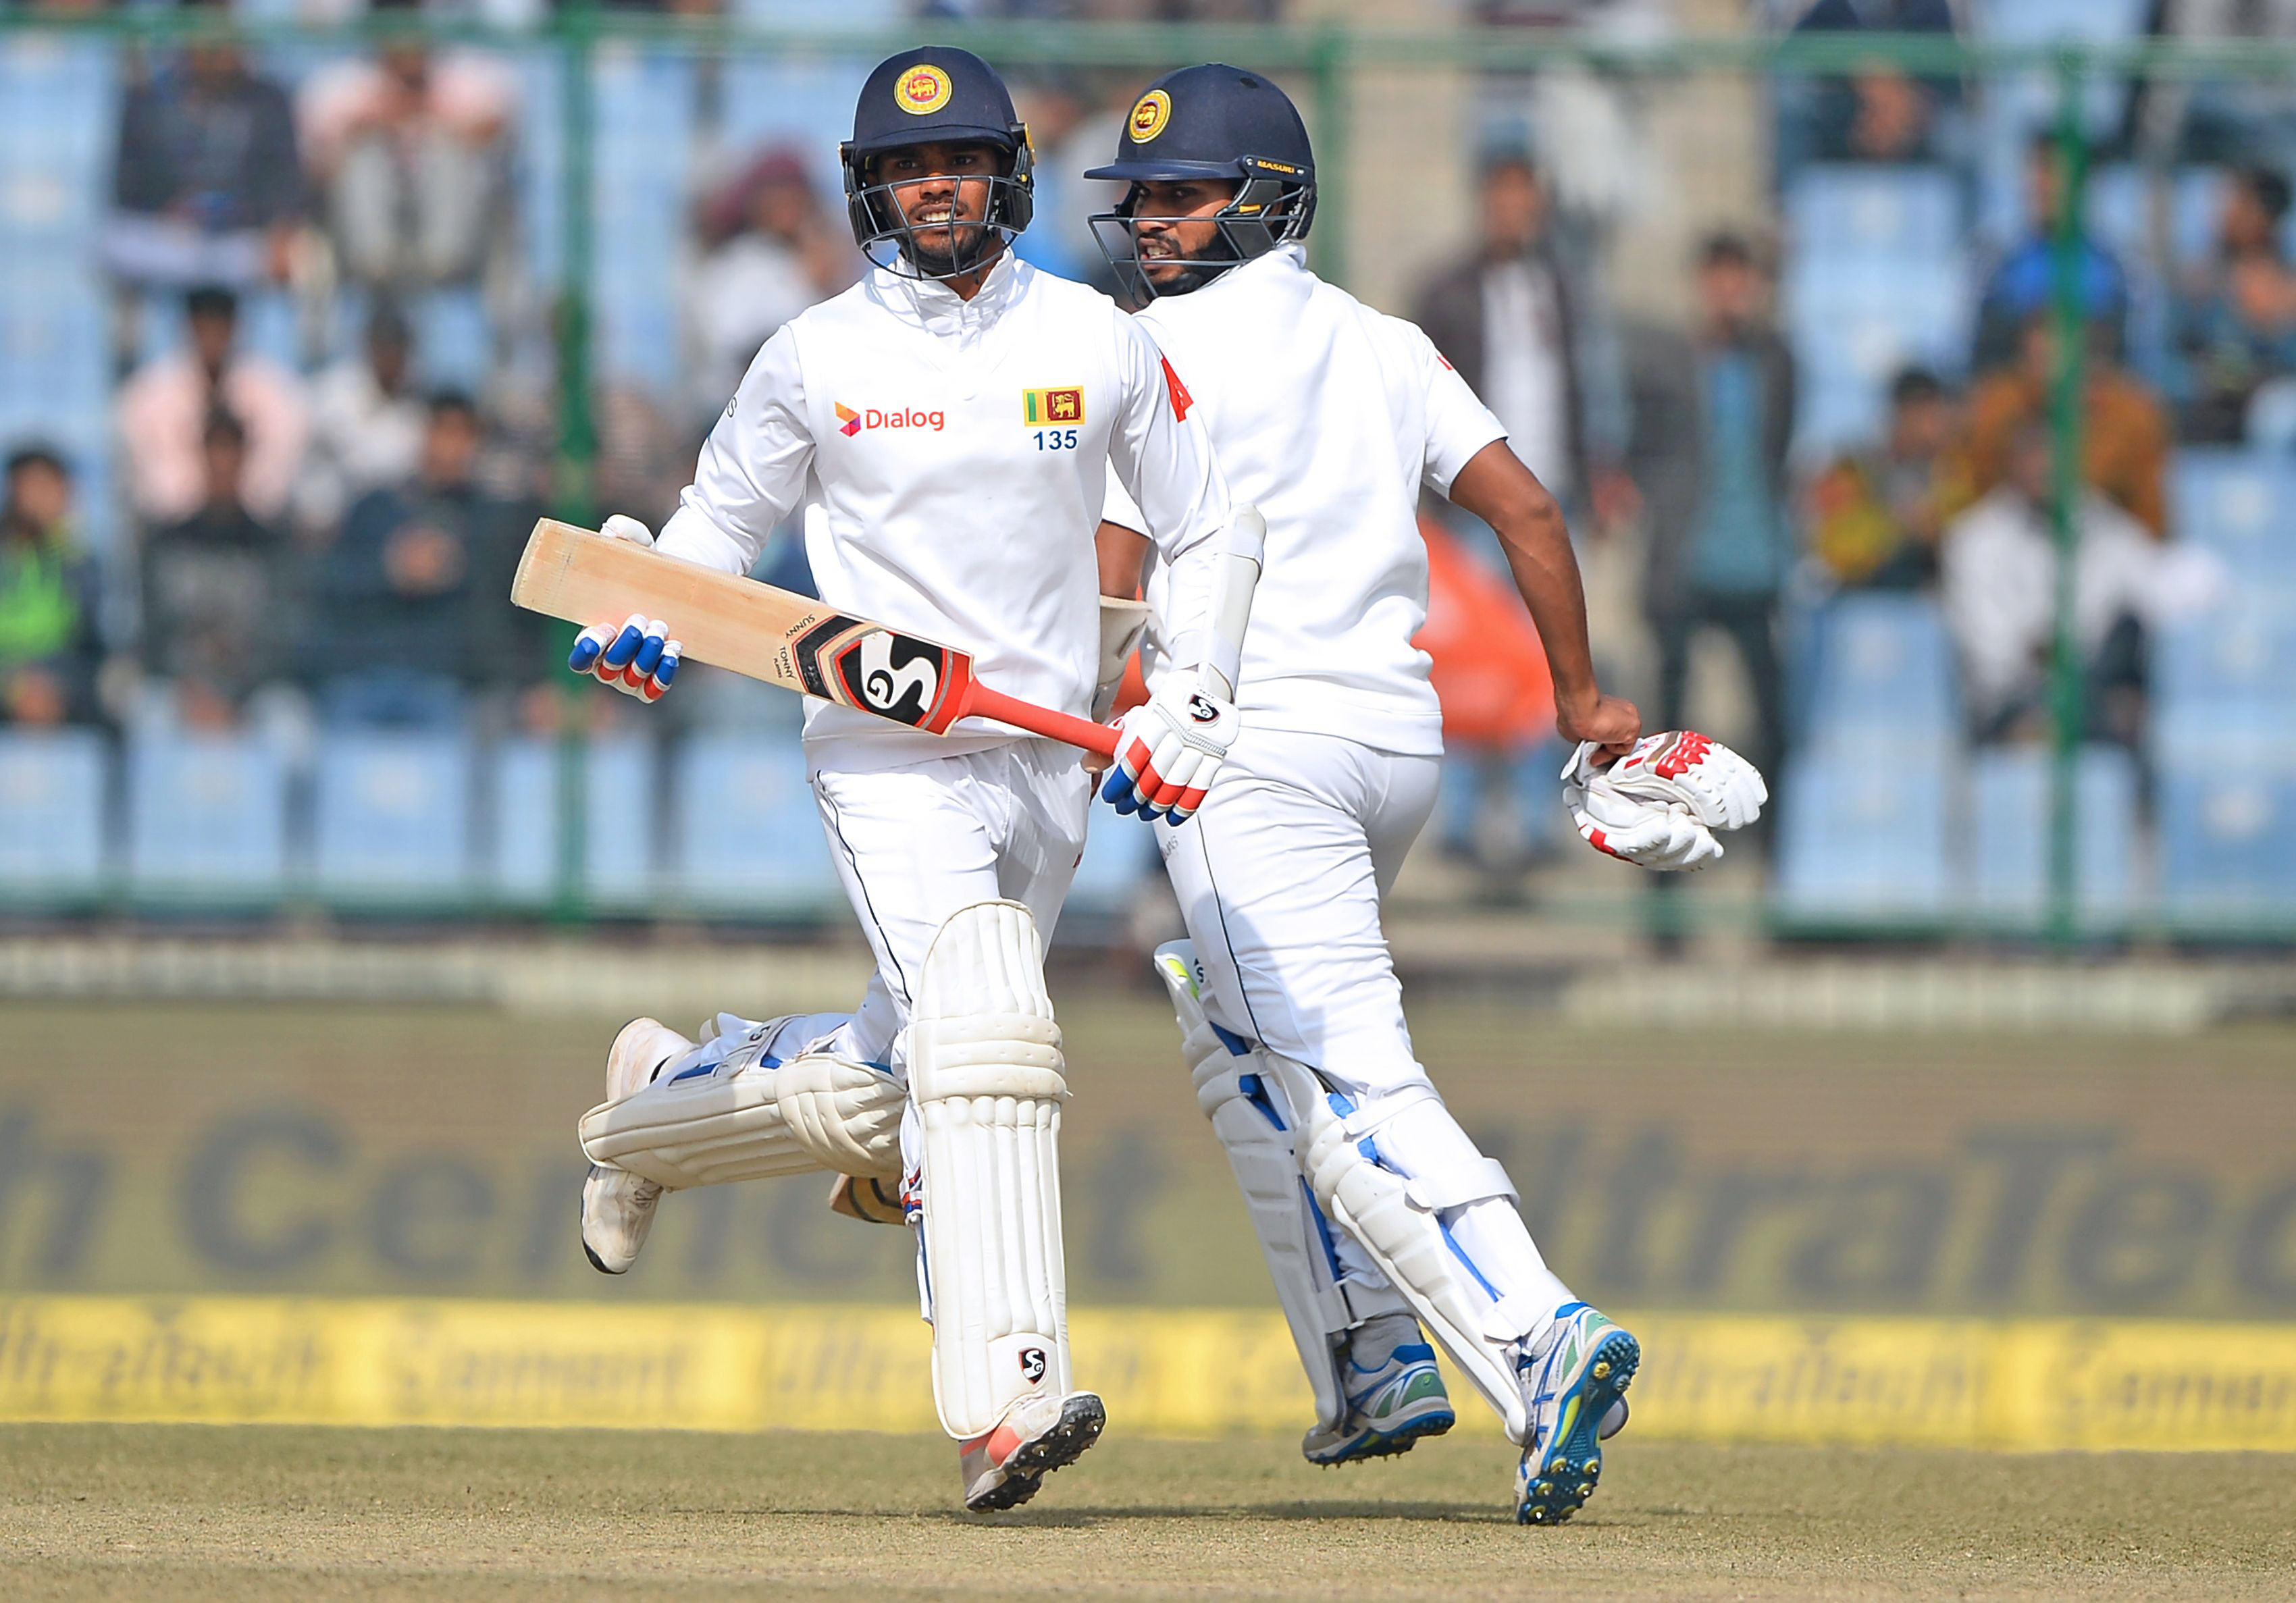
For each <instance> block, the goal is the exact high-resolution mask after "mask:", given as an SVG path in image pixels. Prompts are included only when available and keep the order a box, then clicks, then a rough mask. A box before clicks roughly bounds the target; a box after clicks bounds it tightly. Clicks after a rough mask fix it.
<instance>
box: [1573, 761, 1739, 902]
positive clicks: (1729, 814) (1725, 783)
mask: <svg viewBox="0 0 2296 1603" xmlns="http://www.w3.org/2000/svg"><path fill="white" fill-rule="evenodd" d="M1595 749H1596V748H1595V745H1594V743H1593V742H1592V741H1586V742H1582V743H1581V744H1580V745H1579V748H1578V750H1576V751H1574V752H1572V753H1571V754H1570V762H1569V763H1568V764H1567V765H1564V767H1563V770H1562V805H1563V806H1566V807H1568V808H1570V818H1571V822H1574V823H1576V824H1577V825H1578V826H1579V834H1580V836H1582V837H1583V838H1585V839H1586V842H1587V845H1588V846H1593V847H1594V848H1595V850H1596V851H1598V852H1607V853H1609V854H1610V855H1611V856H1613V857H1618V858H1622V859H1624V860H1625V861H1626V862H1628V863H1636V864H1637V865H1639V866H1641V867H1643V868H1647V869H1655V870H1657V871H1660V872H1661V873H1672V872H1677V871H1682V870H1685V869H1697V868H1704V867H1705V866H1706V865H1707V864H1708V863H1711V862H1713V861H1714V860H1715V859H1716V858H1718V857H1719V856H1721V855H1722V843H1721V842H1720V841H1718V840H1717V839H1715V838H1714V831H1715V830H1737V829H1743V828H1744V827H1745V826H1746V825H1748V824H1750V823H1751V822H1754V820H1756V819H1757V818H1759V817H1760V816H1761V815H1762V804H1763V803H1764V802H1767V801H1768V800H1769V799H1770V792H1769V788H1768V787H1767V786H1766V785H1764V784H1763V783H1762V776H1761V774H1760V773H1759V772H1757V771H1756V769H1755V767H1754V765H1752V764H1751V763H1749V762H1748V761H1747V760H1746V759H1745V758H1743V757H1740V756H1739V755H1738V754H1737V753H1736V752H1734V751H1733V750H1731V749H1730V748H1728V747H1726V746H1723V745H1718V744H1717V743H1716V742H1714V741H1712V740H1708V739H1707V738H1706V737H1705V736H1704V735H1702V734H1696V733H1693V732H1691V731H1689V730H1686V729H1677V730H1672V731H1669V732H1667V733H1665V734H1658V735H1646V736H1644V738H1643V739H1642V740H1638V741H1636V744H1635V748H1634V749H1633V750H1632V751H1630V752H1628V754H1627V755H1626V756H1624V757H1620V759H1619V760H1618V761H1617V762H1615V763H1612V764H1611V765H1609V766H1608V767H1605V768H1597V767H1595V765H1594V763H1593V760H1592V759H1593V757H1594V755H1595Z"/></svg>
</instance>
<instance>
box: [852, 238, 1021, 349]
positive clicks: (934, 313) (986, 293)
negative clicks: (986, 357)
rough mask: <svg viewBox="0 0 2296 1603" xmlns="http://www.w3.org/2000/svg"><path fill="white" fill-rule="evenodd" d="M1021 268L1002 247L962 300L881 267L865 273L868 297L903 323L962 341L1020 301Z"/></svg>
mask: <svg viewBox="0 0 2296 1603" xmlns="http://www.w3.org/2000/svg"><path fill="white" fill-rule="evenodd" d="M1028 270H1029V269H1027V268H1026V266H1025V264H1023V263H1022V262H1021V259H1020V258H1018V257H1016V256H1014V255H1013V252H1012V250H1011V249H1010V248H1009V247H1008V248H1007V249H1006V250H1005V254H1004V255H1003V256H1002V257H1000V258H997V262H996V266H994V267H991V268H990V269H989V270H988V277H987V278H985V279H983V280H982V281H981V283H980V293H979V294H977V295H975V296H974V297H973V298H972V299H971V300H966V299H964V298H963V297H961V296H960V295H958V294H957V292H956V291H955V290H952V289H950V288H949V287H948V286H947V284H945V283H942V282H939V280H937V279H931V278H909V277H906V276H904V275H903V274H898V273H894V272H891V271H889V270H888V269H886V268H884V267H874V268H872V269H871V270H870V274H869V293H870V296H871V297H872V298H873V299H875V300H876V301H877V302H878V303H879V304H880V305H881V306H882V307H885V308H886V309H887V310H888V311H890V312H891V313H892V314H893V315H895V316H896V317H898V318H900V319H901V321H903V322H904V323H909V324H911V325H912V326H914V327H916V328H920V329H922V330H923V331H925V332H926V333H929V334H939V335H942V336H945V337H952V338H959V339H961V338H963V337H964V336H965V335H966V334H968V333H975V332H978V331H980V330H982V329H985V328H987V327H988V325H989V324H991V323H995V322H996V320H997V318H999V317H1001V316H1002V315H1004V314H1005V311H1006V310H1007V309H1008V308H1010V307H1012V306H1013V303H1014V302H1015V301H1017V300H1018V299H1020V295H1021V286H1022V284H1023V282H1024V279H1023V274H1024V272H1025V271H1028Z"/></svg>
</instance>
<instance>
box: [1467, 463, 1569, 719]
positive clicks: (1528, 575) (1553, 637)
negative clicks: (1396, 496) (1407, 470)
mask: <svg viewBox="0 0 2296 1603" xmlns="http://www.w3.org/2000/svg"><path fill="white" fill-rule="evenodd" d="M1451 500H1452V502H1453V503H1454V504H1456V505H1457V506H1460V507H1462V508H1464V510H1466V511H1470V512H1472V513H1473V514H1474V515H1475V516H1476V517H1478V518H1480V519H1482V520H1483V521H1484V522H1486V523H1488V524H1489V525H1490V526H1491V528H1492V529H1493V530H1495V531H1496V532H1497V535H1498V537H1499V544H1500V546H1501V548H1502V549H1504V550H1505V552H1506V560H1507V568H1508V569H1509V571H1510V572H1511V573H1513V576H1514V585H1515V589H1516V591H1517V592H1518V593H1521V596H1522V602H1523V605H1524V606H1525V607H1526V608H1528V609H1529V611H1530V619H1531V622H1532V623H1533V624H1534V625H1536V626H1538V638H1539V642H1540V643H1541V644H1542V645H1544V646H1545V647H1546V663H1547V670H1548V672H1549V673H1550V674H1551V675H1553V677H1554V704H1555V707H1557V709H1558V710H1560V711H1562V712H1563V713H1564V714H1565V715H1566V716H1568V715H1570V714H1571V713H1574V712H1576V713H1582V714H1583V713H1585V712H1587V711H1588V710H1590V709H1592V708H1593V707H1594V706H1595V702H1596V700H1597V699H1599V698H1600V695H1601V691H1600V690H1599V688H1598V687H1597V686H1596V684H1595V654H1594V649H1593V647H1592V646H1591V644H1590V643H1589V642H1588V640H1587V591H1586V587H1585V585H1583V584H1582V583H1581V582H1580V580H1579V559H1578V557H1577V556H1576V555H1574V554H1573V553H1572V552H1571V549H1570V529H1569V528H1568V527H1566V525H1565V524H1564V522H1563V518H1562V507H1561V506H1560V505H1559V504H1557V503H1556V502H1555V499H1554V495H1551V494H1550V493H1548V491H1547V488H1546V486H1544V485H1542V484H1540V483H1539V482H1538V478H1536V477H1535V476H1534V475H1533V474H1532V473H1531V471H1530V470H1529V468H1526V467H1524V466H1523V465H1522V463H1521V462H1520V461H1519V460H1517V459H1516V457H1515V454H1514V453H1513V451H1511V450H1509V449H1508V448H1507V446H1506V444H1505V441H1498V442H1495V443H1494V444H1492V445H1490V446H1487V447H1485V448H1484V449H1483V451H1482V452H1480V454H1477V455H1476V457H1475V458H1474V459H1473V460H1472V462H1469V463H1468V464H1467V465H1466V466H1465V467H1464V468H1463V469H1461V470H1460V471H1459V476H1458V478H1456V479H1455V480H1454V481H1453V482H1452V486H1451Z"/></svg>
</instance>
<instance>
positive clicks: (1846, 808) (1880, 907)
mask: <svg viewBox="0 0 2296 1603" xmlns="http://www.w3.org/2000/svg"><path fill="white" fill-rule="evenodd" d="M1778 789H1779V791H1780V795H1779V797H1778V802H1777V817H1778V836H1777V843H1778V845H1777V858H1776V872H1775V891H1774V906H1775V910H1776V912H1778V914H1779V916H1780V918H1781V919H1782V920H1783V921H1784V922H1785V923H1786V924H1787V925H1788V926H1789V927H1792V926H1793V925H1797V924H1827V923H1833V922H1850V921H1860V922H1862V921H1869V920H1870V921H1876V922H1880V923H1884V924H1887V923H1890V922H1906V923H1914V924H1920V923H1925V922H1928V921H1930V920H1937V919H1939V918H1941V917H1943V916H1944V914H1945V913H1946V912H1947V910H1948V893H1949V890H1950V888H1951V884H1952V879H1953V876H1952V873H1951V857H1950V850H1949V847H1950V827H1949V816H1948V806H1947V756H1946V753H1945V750H1944V749H1943V748H1941V747H1937V746H1931V745H1927V744H1918V743H1917V744H1915V745H1914V746H1911V747H1909V748H1907V749H1906V750H1905V751H1904V752H1902V753H1900V754H1898V756H1896V757H1894V758H1893V759H1892V760H1890V761H1889V762H1878V761H1874V760H1872V757H1871V755H1870V754H1867V753H1862V752H1859V751H1857V750H1854V749H1847V748H1840V747H1833V748H1827V747H1819V748H1814V749H1811V750H1808V751H1807V752H1804V753H1803V754H1802V755H1800V756H1799V757H1795V758H1794V759H1792V761H1790V762H1789V763H1788V765H1787V766H1786V772H1785V774H1784V782H1783V783H1782V784H1781V785H1780V786H1779V787H1778Z"/></svg>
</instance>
